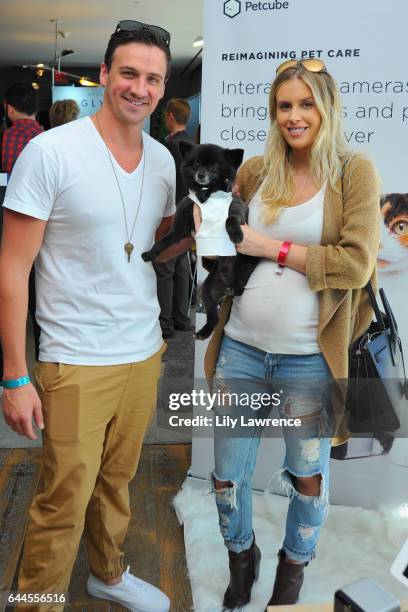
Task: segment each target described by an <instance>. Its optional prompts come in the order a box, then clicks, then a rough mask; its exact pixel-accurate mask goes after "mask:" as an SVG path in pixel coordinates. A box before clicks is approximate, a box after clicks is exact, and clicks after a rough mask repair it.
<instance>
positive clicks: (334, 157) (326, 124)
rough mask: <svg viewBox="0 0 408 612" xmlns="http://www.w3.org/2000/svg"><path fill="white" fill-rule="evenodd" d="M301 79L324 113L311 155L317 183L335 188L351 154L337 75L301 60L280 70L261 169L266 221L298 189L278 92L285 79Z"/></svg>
mask: <svg viewBox="0 0 408 612" xmlns="http://www.w3.org/2000/svg"><path fill="white" fill-rule="evenodd" d="M291 79H301V80H302V81H303V82H304V83H305V84H306V85H308V86H309V87H310V89H311V91H312V94H313V98H314V101H315V104H316V106H317V110H318V111H319V113H320V116H321V125H320V130H319V133H318V135H317V138H316V140H315V142H314V144H313V147H312V150H311V155H310V173H311V175H312V177H313V179H314V181H315V182H316V184H317V185H319V186H322V185H323V184H324V183H326V182H327V184H329V185H330V186H331V187H332V188H333V189H336V182H337V180H338V178H339V176H340V175H341V172H342V167H343V165H344V163H345V161H346V160H347V159H348V158H349V157H350V156H351V151H350V149H349V148H348V146H347V143H346V140H345V137H344V133H343V126H342V113H343V111H342V106H341V102H340V94H339V91H338V88H337V86H336V83H335V82H334V79H333V78H332V77H331V76H330V75H329V74H328V73H327V72H311V71H309V70H307V69H306V68H305V67H304V66H303V65H302V64H301V63H298V64H297V65H296V66H294V67H293V68H288V69H287V70H284V71H283V72H282V73H281V74H279V75H278V76H277V77H276V79H275V80H274V81H273V83H272V87H271V91H270V94H269V116H270V119H271V127H270V131H269V135H268V140H267V143H266V148H265V154H264V165H263V170H262V178H263V184H262V191H261V196H262V202H263V204H264V207H263V208H264V221H265V223H266V224H268V225H269V224H271V223H273V222H274V221H275V220H276V218H277V217H278V215H279V212H280V210H281V209H282V208H283V207H285V206H287V205H288V204H289V203H290V202H291V200H292V198H293V196H294V193H295V182H294V171H293V167H292V164H291V160H290V147H289V146H288V144H287V143H286V141H285V139H284V138H283V136H282V134H281V133H280V131H279V128H278V126H277V123H276V114H277V105H276V93H277V91H278V89H279V87H280V86H281V85H282V83H284V82H285V81H288V80H291Z"/></svg>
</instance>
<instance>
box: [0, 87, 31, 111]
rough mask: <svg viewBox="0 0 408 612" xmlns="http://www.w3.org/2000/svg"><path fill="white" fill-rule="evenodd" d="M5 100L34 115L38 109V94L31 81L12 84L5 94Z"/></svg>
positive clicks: (18, 109) (19, 109) (17, 108)
mask: <svg viewBox="0 0 408 612" xmlns="http://www.w3.org/2000/svg"><path fill="white" fill-rule="evenodd" d="M4 101H5V103H6V104H10V105H11V106H13V107H14V108H15V109H16V110H17V111H18V112H19V113H24V114H25V115H34V114H35V113H36V112H37V110H38V94H37V92H36V91H35V89H34V88H33V87H32V86H31V85H30V84H29V83H13V85H10V87H9V88H8V89H7V91H6V93H5V94H4Z"/></svg>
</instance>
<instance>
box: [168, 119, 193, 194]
mask: <svg viewBox="0 0 408 612" xmlns="http://www.w3.org/2000/svg"><path fill="white" fill-rule="evenodd" d="M180 140H186V141H187V142H191V143H192V142H193V141H192V140H191V138H190V136H189V135H188V134H187V131H186V130H182V131H181V132H176V133H175V134H172V135H171V134H169V135H168V136H167V138H166V139H165V146H166V147H167V149H168V150H169V151H170V153H171V154H172V156H173V158H174V162H175V164H176V204H178V203H179V202H180V201H181V200H182V199H183V198H184V197H185V196H186V195H187V194H188V191H187V189H186V188H185V186H184V182H183V178H182V176H181V155H180V153H179V149H178V143H179V142H180Z"/></svg>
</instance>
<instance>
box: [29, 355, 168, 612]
mask: <svg viewBox="0 0 408 612" xmlns="http://www.w3.org/2000/svg"><path fill="white" fill-rule="evenodd" d="M163 346H165V345H163ZM163 352H164V349H163V348H162V349H161V350H160V351H159V352H158V353H156V354H155V355H153V356H152V357H150V358H149V359H146V360H145V361H141V362H138V363H131V364H125V365H117V366H77V365H66V364H58V363H40V364H39V366H38V370H37V372H36V380H37V384H38V387H39V390H40V395H41V400H42V404H43V411H44V422H45V429H44V432H43V471H42V476H43V478H42V480H43V484H42V486H41V489H40V490H39V492H38V493H37V495H36V496H35V498H34V501H33V503H32V506H31V509H30V521H29V526H28V530H27V535H26V539H25V545H24V554H23V559H22V563H21V569H20V575H19V591H26V592H31V593H33V592H35V593H38V592H48V593H62V592H66V591H67V589H68V586H69V581H70V576H71V571H72V567H73V564H74V562H75V559H76V556H77V551H78V547H79V543H80V539H81V535H82V533H83V532H84V535H85V540H86V547H87V552H88V559H89V564H90V567H91V571H92V573H93V574H95V575H96V576H98V577H99V578H101V579H102V580H103V579H108V578H112V577H115V576H119V575H120V574H121V573H122V569H123V568H122V557H123V552H122V544H123V541H124V539H125V535H126V531H127V528H128V523H129V518H130V509H129V491H128V484H129V481H130V480H132V478H133V477H134V475H135V473H136V469H137V465H138V461H139V456H140V451H141V447H142V443H143V437H144V435H145V432H146V429H147V427H148V425H149V422H150V419H151V416H152V413H153V410H154V407H155V403H156V395H157V383H158V378H159V376H160V363H161V355H162V353H163ZM54 607H55V606H53V607H51V606H46V608H47V609H51V608H52V609H54ZM30 609H31V610H34V608H33V607H30ZM38 609H39V608H38ZM41 609H45V608H44V607H43V606H41ZM55 609H57V608H55Z"/></svg>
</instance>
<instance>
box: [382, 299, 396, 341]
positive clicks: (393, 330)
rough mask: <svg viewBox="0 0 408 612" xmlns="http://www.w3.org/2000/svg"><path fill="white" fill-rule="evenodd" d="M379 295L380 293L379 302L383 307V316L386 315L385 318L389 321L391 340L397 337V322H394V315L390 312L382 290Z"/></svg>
mask: <svg viewBox="0 0 408 612" xmlns="http://www.w3.org/2000/svg"><path fill="white" fill-rule="evenodd" d="M379 293H380V298H381V301H382V303H383V306H384V310H385V314H386V315H387V318H388V319H389V321H390V331H391V335H392V337H393V338H397V336H398V325H397V321H396V320H395V317H394V313H393V312H392V310H391V306H390V304H389V302H388V299H387V296H386V295H385V291H384V289H380V291H379Z"/></svg>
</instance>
